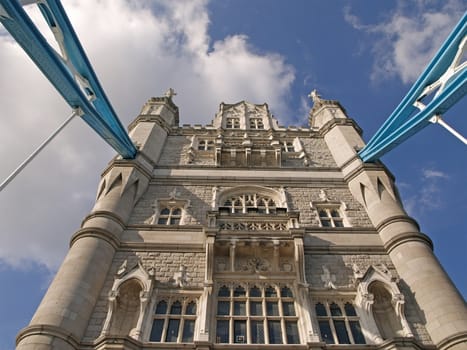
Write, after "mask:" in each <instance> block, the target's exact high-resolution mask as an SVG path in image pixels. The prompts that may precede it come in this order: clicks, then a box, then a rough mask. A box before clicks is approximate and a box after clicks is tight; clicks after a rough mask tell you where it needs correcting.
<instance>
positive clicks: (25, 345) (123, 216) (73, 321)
mask: <svg viewBox="0 0 467 350" xmlns="http://www.w3.org/2000/svg"><path fill="white" fill-rule="evenodd" d="M115 173H118V174H119V175H115ZM122 174H123V175H122ZM125 174H127V175H128V176H125ZM130 174H133V172H132V171H128V169H121V168H120V167H118V168H113V169H111V170H110V171H109V173H108V174H107V176H108V177H112V176H114V177H115V178H117V180H115V181H116V183H114V186H113V187H112V185H111V184H108V185H107V186H106V187H110V189H109V190H108V192H107V193H105V191H106V189H104V190H103V192H102V194H101V197H100V198H99V199H98V201H97V203H96V205H95V209H94V210H93V212H92V213H91V214H90V215H89V216H88V217H87V218H86V219H85V221H84V223H83V226H82V228H81V229H80V230H79V231H78V232H76V233H75V235H74V236H73V237H72V240H71V246H70V250H69V251H68V254H67V256H66V257H65V260H64V262H63V263H62V265H61V267H60V269H59V271H58V272H57V275H56V276H55V278H54V280H53V281H52V283H51V285H50V287H49V289H48V291H47V293H46V294H45V296H44V298H43V300H42V302H41V304H40V305H39V307H38V309H37V311H36V313H35V314H34V316H33V318H32V320H31V323H30V325H29V326H28V327H26V328H25V329H23V330H22V331H21V332H20V334H19V335H18V338H17V349H21V350H29V349H35V350H42V349H44V350H45V349H63V350H68V349H70V350H71V349H77V348H78V346H79V345H78V344H79V342H80V340H81V338H82V336H83V334H84V332H85V330H86V328H87V325H88V322H89V319H90V317H91V314H92V312H93V309H94V305H95V303H96V301H97V299H98V297H99V294H100V291H101V289H102V286H103V284H104V281H105V277H106V276H107V273H108V270H109V268H110V265H111V263H112V260H113V256H114V253H115V250H116V248H117V247H118V245H119V242H120V234H121V232H122V231H123V229H124V222H126V220H127V219H128V216H129V213H130V212H131V210H132V209H133V199H134V198H135V196H136V191H137V186H136V185H134V183H133V184H130V185H128V186H127V188H126V190H122V188H123V187H125V186H124V184H125V180H128V178H129V177H132V176H130ZM133 177H135V176H134V175H133ZM120 178H121V179H120ZM104 179H105V177H104ZM147 182H148V181H147V180H146V184H147ZM126 183H127V184H128V182H126Z"/></svg>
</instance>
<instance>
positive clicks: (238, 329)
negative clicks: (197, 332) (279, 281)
mask: <svg viewBox="0 0 467 350" xmlns="http://www.w3.org/2000/svg"><path fill="white" fill-rule="evenodd" d="M216 319H217V321H216V322H217V325H216V342H217V343H229V344H299V343H300V336H299V332H298V326H297V321H298V318H297V314H296V311H295V303H294V294H293V292H292V289H291V288H290V287H282V288H281V287H279V286H277V285H256V284H255V285H251V286H249V287H248V288H246V287H244V286H238V285H237V286H235V285H233V286H230V287H227V286H225V285H223V286H221V287H220V288H219V290H218V294H217V316H216Z"/></svg>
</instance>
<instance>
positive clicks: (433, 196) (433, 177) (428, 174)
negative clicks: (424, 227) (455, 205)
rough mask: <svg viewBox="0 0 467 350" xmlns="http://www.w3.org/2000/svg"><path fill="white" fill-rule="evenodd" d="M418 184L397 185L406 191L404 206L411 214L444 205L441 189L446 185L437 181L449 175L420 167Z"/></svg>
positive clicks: (429, 210)
mask: <svg viewBox="0 0 467 350" xmlns="http://www.w3.org/2000/svg"><path fill="white" fill-rule="evenodd" d="M419 179H420V181H419V183H418V184H419V186H417V187H416V189H415V188H410V186H409V185H407V184H404V185H402V186H401V185H400V184H399V187H400V188H401V189H402V188H404V191H406V192H408V193H409V195H408V197H407V198H406V199H405V200H404V207H405V209H406V210H407V212H408V213H409V214H410V215H412V216H419V215H423V214H428V213H431V212H433V211H434V210H436V209H439V208H442V207H443V206H444V205H445V196H444V194H443V191H442V189H443V188H445V187H446V186H445V185H443V184H440V183H439V180H446V179H449V175H448V174H446V173H444V172H442V171H440V170H437V169H433V168H429V169H422V170H421V176H420V178H419Z"/></svg>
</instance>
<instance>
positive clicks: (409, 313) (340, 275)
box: [17, 90, 467, 350]
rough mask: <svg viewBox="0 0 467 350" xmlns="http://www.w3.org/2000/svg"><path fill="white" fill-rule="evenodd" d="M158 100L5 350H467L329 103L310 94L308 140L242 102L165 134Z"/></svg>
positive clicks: (423, 244)
mask: <svg viewBox="0 0 467 350" xmlns="http://www.w3.org/2000/svg"><path fill="white" fill-rule="evenodd" d="M172 97H173V91H172V90H171V91H169V92H168V93H167V94H166V96H163V97H156V98H151V99H150V100H149V101H148V102H147V103H146V104H145V105H144V106H143V108H142V110H141V113H140V114H139V116H138V117H137V118H136V119H135V121H134V122H133V123H132V124H131V125H130V127H129V128H130V136H131V138H132V140H133V141H134V143H135V144H136V145H137V147H138V149H139V152H138V155H137V157H136V159H134V160H125V159H121V158H120V157H117V158H115V159H114V160H113V161H112V162H111V163H110V165H109V166H108V167H107V168H106V169H105V171H104V173H103V175H102V179H101V182H100V184H99V188H98V190H97V199H96V204H95V206H94V208H93V209H92V211H91V213H90V214H89V215H88V216H87V217H86V218H85V219H84V221H83V224H82V227H81V229H79V230H78V231H77V232H76V233H75V234H74V235H73V236H72V238H71V244H70V250H69V252H68V255H67V256H66V258H65V260H64V262H63V264H62V266H61V268H60V270H59V271H58V273H57V275H56V277H55V279H54V281H53V282H52V284H51V286H50V288H49V290H48V292H47V294H46V295H45V297H44V299H43V301H42V303H41V304H40V306H39V307H38V309H37V312H36V313H35V315H34V317H33V319H32V320H31V323H30V325H29V326H28V327H26V328H25V329H23V330H22V331H21V332H20V334H19V335H18V337H17V349H21V350H29V349H34V350H42V349H44V350H45V349H47V350H49V349H60V350H72V349H73V350H77V349H80V350H91V349H96V350H97V349H99V350H101V349H102V350H103V349H132V350H134V349H211V348H212V349H227V348H230V347H232V348H235V347H237V348H242V349H259V348H263V349H266V348H269V347H271V346H274V348H276V349H288V348H290V346H292V347H293V348H294V349H303V350H305V349H313V350H317V349H329V348H330V344H343V345H342V346H338V345H335V346H334V347H331V348H333V349H346V348H349V349H354V350H355V349H375V350H376V349H388V350H389V349H391V350H393V349H404V350H409V349H417V350H420V349H426V350H447V349H450V350H461V349H464V350H465V349H467V343H466V342H467V312H466V307H465V302H464V300H463V298H462V297H461V296H460V294H459V293H458V291H457V290H456V288H455V287H454V286H453V284H452V282H451V281H450V280H449V277H448V276H447V275H446V273H445V272H444V271H443V269H442V267H441V266H440V265H439V262H438V261H437V259H436V257H435V256H434V255H433V252H432V243H431V241H430V239H429V238H428V237H427V236H426V235H425V234H423V233H421V232H420V231H419V228H418V225H417V223H416V222H415V221H414V220H413V219H412V218H410V217H409V216H407V214H406V213H405V211H404V209H403V207H402V205H401V202H400V199H399V197H398V193H397V190H396V188H395V186H394V179H393V177H392V176H391V174H390V173H389V172H388V170H387V169H386V168H385V167H384V166H383V165H382V164H381V163H370V164H365V163H362V161H361V160H360V158H359V157H358V156H357V151H358V150H359V149H360V148H362V147H363V145H364V144H363V141H362V139H361V136H360V133H361V130H360V128H359V127H358V125H357V124H356V123H355V122H354V121H353V120H352V119H350V118H348V116H347V114H346V111H345V110H344V108H343V107H342V106H341V105H340V104H339V103H338V102H337V101H329V100H323V99H321V98H320V97H319V96H318V95H317V94H316V92H314V93H313V94H312V98H313V101H314V106H313V109H312V110H311V111H310V117H309V127H308V128H302V127H300V128H295V127H282V126H280V125H279V123H278V121H277V120H276V119H275V118H274V117H273V116H272V115H271V113H270V111H269V108H268V105H267V104H260V105H257V104H251V103H248V102H245V101H242V102H239V103H236V104H225V103H221V105H220V107H219V111H218V112H217V114H216V116H215V118H214V120H213V122H212V124H210V125H206V126H201V125H194V126H189V125H184V126H179V111H178V108H177V106H176V105H175V104H174V102H173V101H172ZM263 344H266V345H263ZM272 344H274V345H272ZM292 344H293V345H292ZM349 344H350V345H349ZM352 344H354V345H352Z"/></svg>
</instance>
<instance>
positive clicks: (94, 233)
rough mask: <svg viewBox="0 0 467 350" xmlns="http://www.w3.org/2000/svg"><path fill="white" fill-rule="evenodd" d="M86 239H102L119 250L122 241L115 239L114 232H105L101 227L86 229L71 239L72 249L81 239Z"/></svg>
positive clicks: (77, 232)
mask: <svg viewBox="0 0 467 350" xmlns="http://www.w3.org/2000/svg"><path fill="white" fill-rule="evenodd" d="M84 237H94V238H98V239H101V240H103V241H105V242H107V243H109V244H110V245H111V246H112V247H113V248H114V249H117V248H118V247H119V246H120V240H119V239H118V238H117V237H115V235H114V234H113V233H112V232H110V231H107V230H104V229H102V228H100V227H86V228H83V229H80V230H78V231H76V233H75V234H74V235H73V236H72V237H71V240H70V248H71V246H73V244H75V243H76V242H77V241H78V240H79V239H81V238H84Z"/></svg>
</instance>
